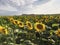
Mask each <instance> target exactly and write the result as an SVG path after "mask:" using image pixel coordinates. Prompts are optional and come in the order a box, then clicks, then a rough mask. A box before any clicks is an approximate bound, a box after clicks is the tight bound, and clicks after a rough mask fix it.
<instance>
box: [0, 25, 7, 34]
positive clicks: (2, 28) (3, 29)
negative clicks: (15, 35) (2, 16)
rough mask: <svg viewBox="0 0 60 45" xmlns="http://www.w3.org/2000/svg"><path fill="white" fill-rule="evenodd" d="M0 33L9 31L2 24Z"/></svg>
mask: <svg viewBox="0 0 60 45" xmlns="http://www.w3.org/2000/svg"><path fill="white" fill-rule="evenodd" d="M0 33H2V34H8V31H7V29H5V28H4V27H2V26H0Z"/></svg>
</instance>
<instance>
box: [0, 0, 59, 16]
mask: <svg viewBox="0 0 60 45" xmlns="http://www.w3.org/2000/svg"><path fill="white" fill-rule="evenodd" d="M58 13H60V0H0V15H19V14H58Z"/></svg>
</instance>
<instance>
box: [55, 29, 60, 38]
mask: <svg viewBox="0 0 60 45" xmlns="http://www.w3.org/2000/svg"><path fill="white" fill-rule="evenodd" d="M55 34H56V35H57V36H59V37H60V29H58V30H57V31H55Z"/></svg>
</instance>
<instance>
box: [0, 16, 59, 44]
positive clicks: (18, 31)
mask: <svg viewBox="0 0 60 45" xmlns="http://www.w3.org/2000/svg"><path fill="white" fill-rule="evenodd" d="M0 45H60V15H21V16H0Z"/></svg>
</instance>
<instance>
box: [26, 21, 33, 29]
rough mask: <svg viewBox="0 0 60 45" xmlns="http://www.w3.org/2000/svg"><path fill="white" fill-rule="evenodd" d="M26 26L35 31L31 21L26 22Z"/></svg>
mask: <svg viewBox="0 0 60 45" xmlns="http://www.w3.org/2000/svg"><path fill="white" fill-rule="evenodd" d="M26 26H27V28H28V29H29V30H31V29H33V26H32V23H31V22H30V21H26Z"/></svg>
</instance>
